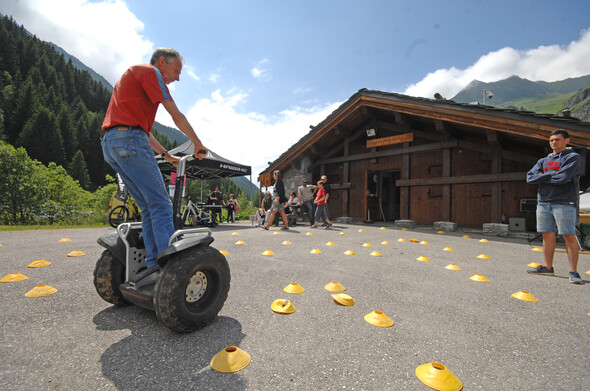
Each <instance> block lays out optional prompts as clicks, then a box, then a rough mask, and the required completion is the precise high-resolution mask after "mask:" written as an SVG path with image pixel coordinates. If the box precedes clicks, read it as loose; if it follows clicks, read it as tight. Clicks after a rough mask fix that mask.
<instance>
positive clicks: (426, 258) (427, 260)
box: [416, 256, 430, 262]
mask: <svg viewBox="0 0 590 391" xmlns="http://www.w3.org/2000/svg"><path fill="white" fill-rule="evenodd" d="M416 260H417V261H420V262H430V259H428V257H425V256H421V257H418V258H416Z"/></svg>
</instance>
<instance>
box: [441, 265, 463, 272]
mask: <svg viewBox="0 0 590 391" xmlns="http://www.w3.org/2000/svg"><path fill="white" fill-rule="evenodd" d="M445 269H448V270H456V271H459V270H461V268H460V267H459V266H457V265H455V264H454V263H451V264H448V265H447V266H445Z"/></svg>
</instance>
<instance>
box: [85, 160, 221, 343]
mask: <svg viewBox="0 0 590 391" xmlns="http://www.w3.org/2000/svg"><path fill="white" fill-rule="evenodd" d="M189 159H191V160H192V159H194V155H188V156H183V157H182V158H181V159H180V162H179V164H178V168H177V174H178V176H177V179H176V187H175V190H174V202H173V212H174V213H173V216H174V227H175V229H176V231H175V232H174V234H173V235H172V236H171V237H170V240H169V246H168V248H166V249H165V250H164V251H162V252H161V253H160V254H158V257H157V262H158V265H159V266H160V267H159V268H157V267H154V268H150V269H147V268H146V266H147V265H146V263H145V255H146V250H145V246H144V244H143V240H142V237H141V223H123V224H120V225H119V226H118V227H117V230H116V231H114V232H110V233H108V234H105V235H103V236H102V237H100V238H99V239H98V240H97V242H98V244H99V245H101V246H103V247H104V248H105V249H106V250H105V251H104V252H103V253H102V255H101V257H100V258H99V260H98V261H97V262H96V267H95V269H94V286H95V288H96V291H97V292H98V294H99V296H100V297H102V298H103V299H104V300H106V301H107V302H109V303H111V304H114V305H115V306H127V305H131V304H135V305H137V306H140V307H143V308H147V309H149V310H152V311H155V313H156V316H157V317H158V318H159V319H160V320H161V321H162V322H163V323H164V325H165V326H166V327H168V328H170V329H172V330H174V331H176V332H179V333H187V332H192V331H195V330H198V329H201V328H203V327H205V326H207V325H208V324H210V323H211V322H213V320H215V318H216V317H217V314H218V313H219V311H220V310H221V308H222V307H223V304H224V303H225V300H226V299H227V294H228V292H229V285H230V279H231V276H230V270H229V265H228V263H227V260H226V259H225V257H224V256H223V254H221V253H220V252H219V251H218V250H216V249H215V248H213V247H211V246H210V245H211V243H212V242H213V240H214V239H213V236H212V233H211V229H210V228H191V229H182V217H181V216H180V206H181V203H182V192H183V187H184V175H185V173H184V171H185V166H186V162H187V161H188V160H189Z"/></svg>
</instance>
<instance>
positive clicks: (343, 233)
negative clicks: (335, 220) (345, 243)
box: [338, 232, 346, 236]
mask: <svg viewBox="0 0 590 391" xmlns="http://www.w3.org/2000/svg"><path fill="white" fill-rule="evenodd" d="M338 235H342V236H344V235H346V232H340V233H339V234H338Z"/></svg>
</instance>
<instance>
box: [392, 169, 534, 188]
mask: <svg viewBox="0 0 590 391" xmlns="http://www.w3.org/2000/svg"><path fill="white" fill-rule="evenodd" d="M525 180H526V172H508V173H505V174H483V175H465V176H452V177H450V178H443V177H440V178H419V179H398V180H397V181H395V185H396V186H398V187H405V186H407V187H412V186H435V185H461V184H466V183H494V182H511V181H525Z"/></svg>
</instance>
